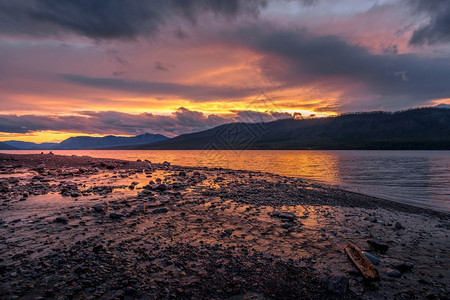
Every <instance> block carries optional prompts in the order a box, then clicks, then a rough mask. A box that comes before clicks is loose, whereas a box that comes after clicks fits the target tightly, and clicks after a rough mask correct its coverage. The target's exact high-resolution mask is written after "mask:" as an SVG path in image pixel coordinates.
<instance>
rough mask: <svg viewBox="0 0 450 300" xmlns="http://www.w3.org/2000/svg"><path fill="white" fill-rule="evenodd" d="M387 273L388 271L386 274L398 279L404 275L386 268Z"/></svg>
mask: <svg viewBox="0 0 450 300" xmlns="http://www.w3.org/2000/svg"><path fill="white" fill-rule="evenodd" d="M385 271H386V274H387V275H388V276H389V277H392V278H398V277H400V276H401V275H402V273H400V271H399V270H395V269H391V268H386V270H385Z"/></svg>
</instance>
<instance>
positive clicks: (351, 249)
mask: <svg viewBox="0 0 450 300" xmlns="http://www.w3.org/2000/svg"><path fill="white" fill-rule="evenodd" d="M345 252H346V253H347V255H348V257H349V258H350V260H351V261H352V262H353V264H354V265H355V266H356V268H357V269H358V270H359V271H360V272H361V274H362V275H363V277H364V279H366V280H379V279H380V275H379V274H378V270H377V269H376V268H375V267H374V265H373V264H372V263H371V262H370V260H369V259H368V258H367V257H365V256H364V254H362V253H361V250H360V249H359V248H358V247H357V246H356V245H355V244H353V243H352V242H348V244H347V246H346V247H345Z"/></svg>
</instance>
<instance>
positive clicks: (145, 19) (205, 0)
mask: <svg viewBox="0 0 450 300" xmlns="http://www.w3.org/2000/svg"><path fill="white" fill-rule="evenodd" d="M265 6H266V1H265V0H245V1H244V0H189V1H185V0H152V1H142V0H108V1H104V0H64V1H60V0H22V1H11V0H0V25H1V26H0V30H1V31H3V32H7V33H11V34H15V33H23V34H29V35H37V36H40V35H53V34H58V33H61V32H73V33H76V34H79V35H83V36H87V37H90V38H95V39H111V38H133V37H136V36H138V35H140V34H150V33H153V32H155V31H156V30H157V29H158V28H159V27H160V25H162V24H164V23H165V22H167V21H168V20H169V19H170V18H172V17H176V16H180V17H184V18H187V19H189V20H190V21H192V22H195V18H196V16H197V14H200V13H203V12H212V13H214V14H217V15H222V16H228V17H233V16H236V15H239V14H245V13H248V14H254V15H256V14H258V12H259V10H260V9H261V8H263V7H265Z"/></svg>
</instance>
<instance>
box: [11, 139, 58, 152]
mask: <svg viewBox="0 0 450 300" xmlns="http://www.w3.org/2000/svg"><path fill="white" fill-rule="evenodd" d="M4 143H5V144H8V145H10V146H13V147H15V148H17V149H21V150H47V149H52V147H54V146H55V145H57V143H41V144H37V143H31V142H22V141H6V142H4Z"/></svg>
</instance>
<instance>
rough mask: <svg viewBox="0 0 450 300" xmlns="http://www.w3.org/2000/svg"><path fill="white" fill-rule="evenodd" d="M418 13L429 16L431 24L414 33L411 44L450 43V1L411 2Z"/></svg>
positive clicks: (415, 0) (412, 0)
mask: <svg viewBox="0 0 450 300" xmlns="http://www.w3.org/2000/svg"><path fill="white" fill-rule="evenodd" d="M410 1H411V3H412V4H413V5H414V6H415V8H416V9H417V12H418V13H426V14H429V18H430V20H429V22H428V23H427V24H425V25H423V26H421V27H420V28H418V29H417V30H415V31H414V33H413V35H412V37H411V39H410V41H409V44H410V45H424V44H429V45H433V44H442V43H448V42H450V1H448V0H410Z"/></svg>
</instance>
